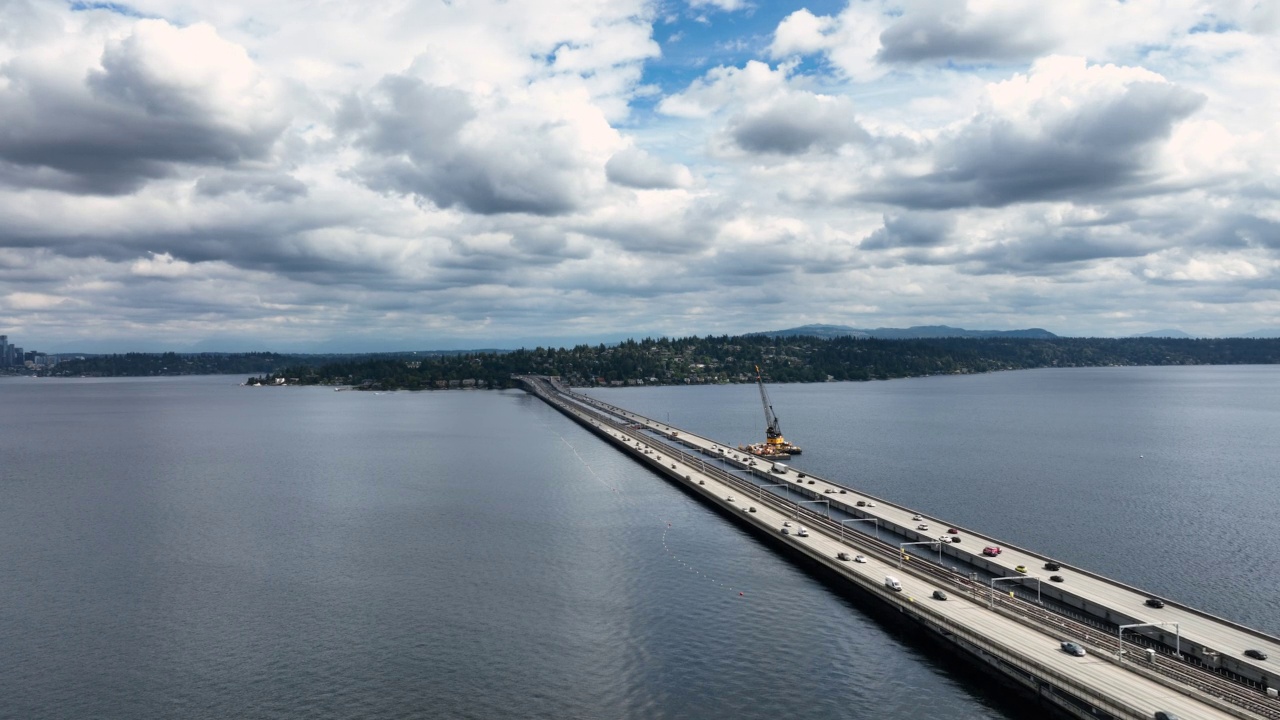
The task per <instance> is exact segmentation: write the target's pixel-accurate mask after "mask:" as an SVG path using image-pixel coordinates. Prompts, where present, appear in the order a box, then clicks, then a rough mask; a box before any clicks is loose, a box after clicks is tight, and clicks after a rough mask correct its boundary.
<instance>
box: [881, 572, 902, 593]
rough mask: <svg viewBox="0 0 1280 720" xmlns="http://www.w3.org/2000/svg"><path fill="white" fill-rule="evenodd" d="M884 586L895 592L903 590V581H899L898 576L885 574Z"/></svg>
mask: <svg viewBox="0 0 1280 720" xmlns="http://www.w3.org/2000/svg"><path fill="white" fill-rule="evenodd" d="M884 586H885V587H887V588H889V589H890V590H893V591H894V592H902V583H900V582H898V578H896V577H894V576H892V575H885V576H884Z"/></svg>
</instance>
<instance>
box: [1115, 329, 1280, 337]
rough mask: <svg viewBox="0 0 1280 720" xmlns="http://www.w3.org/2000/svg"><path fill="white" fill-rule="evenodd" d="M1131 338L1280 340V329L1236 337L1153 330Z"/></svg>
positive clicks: (1239, 334)
mask: <svg viewBox="0 0 1280 720" xmlns="http://www.w3.org/2000/svg"><path fill="white" fill-rule="evenodd" d="M1129 337H1140V338H1175V339H1179V340H1185V339H1190V338H1209V337H1237V338H1256V339H1262V338H1280V328H1261V329H1258V330H1250V331H1249V332H1242V333H1238V334H1236V335H1213V336H1209V335H1192V334H1191V333H1187V332H1183V331H1181V330H1177V329H1173V328H1170V329H1167V330H1152V331H1151V332H1144V333H1139V334H1138V335H1130V336H1129Z"/></svg>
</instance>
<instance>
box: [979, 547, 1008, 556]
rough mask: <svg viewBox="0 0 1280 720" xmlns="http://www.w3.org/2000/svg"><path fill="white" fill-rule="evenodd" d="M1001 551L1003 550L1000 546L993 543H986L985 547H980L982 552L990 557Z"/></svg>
mask: <svg viewBox="0 0 1280 720" xmlns="http://www.w3.org/2000/svg"><path fill="white" fill-rule="evenodd" d="M1001 552H1003V551H1002V550H1001V549H1000V548H998V547H996V546H995V545H988V546H987V547H984V548H982V554H983V555H989V556H991V557H995V556H997V555H999V554H1000V553H1001Z"/></svg>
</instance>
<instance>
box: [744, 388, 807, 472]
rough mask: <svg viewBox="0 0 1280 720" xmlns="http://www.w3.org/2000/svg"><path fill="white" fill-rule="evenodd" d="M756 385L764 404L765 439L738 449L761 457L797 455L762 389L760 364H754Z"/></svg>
mask: <svg viewBox="0 0 1280 720" xmlns="http://www.w3.org/2000/svg"><path fill="white" fill-rule="evenodd" d="M756 385H758V386H759V387H760V402H761V404H763V405H764V421H765V429H764V434H765V441H764V442H763V443H756V444H754V445H745V446H742V447H741V448H740V449H742V450H745V451H747V452H749V453H751V454H753V455H760V456H762V457H771V456H772V457H776V456H779V455H799V454H800V448H799V447H797V446H795V445H792V444H791V443H789V442H787V440H786V438H784V437H782V426H781V425H780V424H779V423H778V416H777V415H776V414H775V413H774V412H773V404H772V403H770V402H769V393H767V392H766V391H765V389H764V378H763V377H761V375H760V366H759V365H757V366H756Z"/></svg>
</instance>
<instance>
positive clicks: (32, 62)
mask: <svg viewBox="0 0 1280 720" xmlns="http://www.w3.org/2000/svg"><path fill="white" fill-rule="evenodd" d="M771 13H772V14H771ZM752 23H755V25H752ZM748 28H754V29H751V30H746V29H748ZM1278 35H1280V9H1277V6H1276V5H1275V4H1273V3H1263V2H1256V1H1254V0H1231V1H1224V2H1217V3H1210V4H1205V3H1201V2H1194V1H1192V0H1172V1H1171V2H1167V3H1162V4H1160V5H1159V6H1156V5H1151V4H1143V3H1116V2H1112V1H1111V0H1085V1H1084V2H1076V3H1055V4H1036V5H1035V7H1034V8H1032V7H1031V6H1029V5H1028V4H1026V3H1018V2H1003V1H997V2H984V3H978V2H969V3H962V2H939V1H934V0H919V1H916V0H901V1H892V2H890V1H889V0H871V1H869V2H852V3H849V4H848V5H847V6H845V7H844V8H842V9H839V10H838V11H837V12H834V13H832V14H820V13H815V12H812V11H810V10H809V9H806V8H805V6H804V4H803V3H798V2H797V3H793V4H792V6H789V7H782V6H778V5H773V4H771V5H770V6H769V7H767V8H766V7H756V6H753V5H751V4H749V3H740V2H728V1H726V0H715V1H714V2H713V1H711V0H698V1H696V2H691V3H689V4H684V3H681V2H667V1H663V2H644V1H643V0H622V1H620V0H540V1H539V2H514V3H501V2H498V1H497V0H470V1H468V2H458V3H450V4H444V3H439V4H435V3H412V4H408V5H397V6H383V5H373V6H368V7H365V6H361V7H360V8H359V9H358V11H357V10H356V9H355V6H345V5H342V4H337V5H334V4H322V3H312V2H302V1H300V0H299V1H288V2H280V3H271V4H266V5H264V4H262V3H248V2H238V1H234V0H229V1H228V2H221V3H216V4H210V3H202V4H194V5H193V4H191V3H187V2H179V1H178V0H141V1H139V2H135V3H124V4H116V3H110V4H108V3H75V4H63V3H51V2H37V1H36V0H3V1H0V128H2V130H0V333H5V334H8V335H11V336H14V337H21V338H23V339H24V342H25V343H26V344H27V345H28V346H31V347H38V348H40V349H44V350H50V351H57V350H60V349H75V350H82V351H95V350H123V349H142V350H154V349H226V350H239V349H277V350H286V351H287V350H305V351H317V350H334V351H360V350H381V349H392V348H396V347H401V348H430V347H467V346H472V347H475V346H485V345H493V344H494V341H495V340H497V339H501V338H512V337H519V338H559V339H563V340H565V341H568V342H572V341H574V340H594V339H599V338H614V337H620V336H625V335H627V334H630V333H631V332H633V331H636V330H637V329H641V328H642V329H644V331H645V332H646V333H666V334H670V335H693V334H699V335H705V334H710V333H740V332H750V331H755V330H761V329H765V328H768V327H786V326H791V325H801V324H805V323H811V322H818V323H822V322H826V323H837V324H846V325H853V326H857V327H877V326H909V325H925V324H939V325H941V324H949V325H961V326H965V327H976V326H981V327H989V328H995V329H999V328H1018V327H1032V326H1035V327H1045V328H1049V329H1051V330H1053V331H1054V332H1057V333H1059V334H1063V335H1111V336H1125V335H1133V334H1137V333H1142V332H1148V331H1151V330H1158V329H1162V328H1170V327H1177V328H1181V329H1183V330H1186V331H1187V332H1191V333H1193V334H1197V335H1206V336H1214V335H1231V334H1237V333H1243V332H1248V331H1250V330H1252V329H1255V328H1259V327H1270V326H1272V325H1274V324H1275V320H1274V318H1276V317H1280V203H1278V202H1277V199H1278V196H1280V181H1278V180H1277V177H1280V175H1278V174H1277V168H1280V125H1278V124H1277V123H1276V121H1275V118H1276V117H1277V114H1278V111H1280V83H1277V82H1276V74H1275V73H1276V68H1277V67H1280V42H1278V40H1280V37H1278ZM675 58H679V60H676V59H675Z"/></svg>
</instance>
